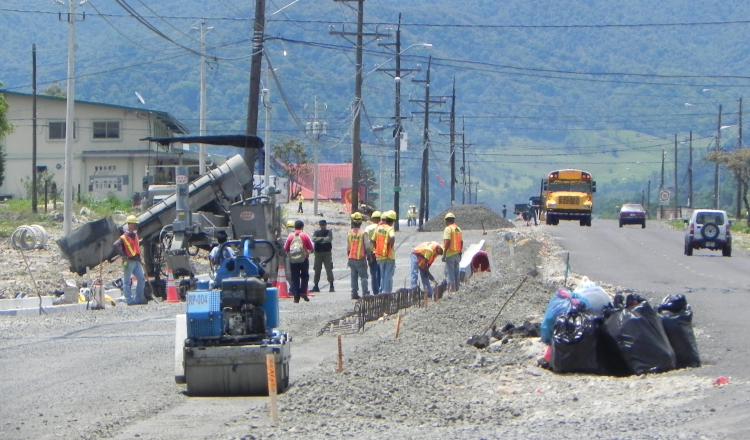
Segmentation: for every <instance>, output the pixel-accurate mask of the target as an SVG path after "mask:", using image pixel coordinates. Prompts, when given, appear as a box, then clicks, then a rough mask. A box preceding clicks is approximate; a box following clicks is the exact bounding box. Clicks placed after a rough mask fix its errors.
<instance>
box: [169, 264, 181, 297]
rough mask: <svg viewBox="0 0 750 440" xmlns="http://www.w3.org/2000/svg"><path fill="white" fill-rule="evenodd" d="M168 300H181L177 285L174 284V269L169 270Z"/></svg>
mask: <svg viewBox="0 0 750 440" xmlns="http://www.w3.org/2000/svg"><path fill="white" fill-rule="evenodd" d="M167 302H169V303H175V302H180V296H179V295H177V286H175V284H174V275H173V274H172V269H168V270H167Z"/></svg>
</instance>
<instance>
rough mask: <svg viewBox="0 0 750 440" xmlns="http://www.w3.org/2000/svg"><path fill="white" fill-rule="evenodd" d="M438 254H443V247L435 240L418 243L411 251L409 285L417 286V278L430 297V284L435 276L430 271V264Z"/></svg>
mask: <svg viewBox="0 0 750 440" xmlns="http://www.w3.org/2000/svg"><path fill="white" fill-rule="evenodd" d="M438 255H443V248H442V247H440V245H439V244H438V243H437V242H435V241H426V242H424V243H420V244H419V245H418V246H417V247H415V248H414V250H413V251H412V252H411V287H412V288H415V287H417V286H418V282H419V281H418V280H419V278H421V279H422V284H423V285H424V286H425V289H426V290H427V296H428V297H430V298H432V285H431V284H430V281H432V282H434V281H435V277H434V276H432V274H431V273H430V266H432V263H434V262H435V259H436V258H437V256H438Z"/></svg>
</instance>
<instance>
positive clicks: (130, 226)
mask: <svg viewBox="0 0 750 440" xmlns="http://www.w3.org/2000/svg"><path fill="white" fill-rule="evenodd" d="M137 231H138V219H137V218H136V216H134V215H129V216H128V218H127V219H125V231H124V232H123V234H122V235H121V236H120V238H118V239H117V241H115V242H114V243H113V245H112V246H113V247H114V249H115V252H117V254H118V255H120V256H121V257H122V261H123V263H122V269H123V275H122V295H123V296H124V297H125V302H126V303H127V304H128V305H129V306H135V305H140V304H147V303H148V302H147V301H146V298H145V297H144V295H143V289H144V288H145V287H146V276H145V275H144V273H143V265H141V250H140V248H139V246H138V241H139V240H138V232H137ZM133 276H135V279H136V282H137V283H138V284H137V285H136V287H135V296H133V295H132V292H131V287H132V286H131V285H130V284H131V280H132V278H133Z"/></svg>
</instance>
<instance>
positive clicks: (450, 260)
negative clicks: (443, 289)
mask: <svg viewBox="0 0 750 440" xmlns="http://www.w3.org/2000/svg"><path fill="white" fill-rule="evenodd" d="M443 249H444V252H445V253H444V254H443V261H444V262H445V272H446V274H447V275H448V276H447V278H448V291H449V292H457V291H458V285H459V282H460V281H461V278H460V273H459V263H461V255H462V253H463V250H464V238H463V235H462V233H461V228H459V227H458V225H457V224H456V216H455V215H454V214H453V213H452V212H449V213H447V214H445V229H444V230H443Z"/></svg>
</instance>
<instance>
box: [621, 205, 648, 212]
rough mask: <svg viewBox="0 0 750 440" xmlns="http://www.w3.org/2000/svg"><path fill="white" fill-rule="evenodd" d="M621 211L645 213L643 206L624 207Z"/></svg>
mask: <svg viewBox="0 0 750 440" xmlns="http://www.w3.org/2000/svg"><path fill="white" fill-rule="evenodd" d="M620 211H643V206H641V205H622V209H620Z"/></svg>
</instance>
